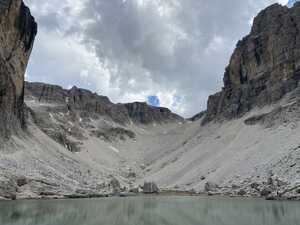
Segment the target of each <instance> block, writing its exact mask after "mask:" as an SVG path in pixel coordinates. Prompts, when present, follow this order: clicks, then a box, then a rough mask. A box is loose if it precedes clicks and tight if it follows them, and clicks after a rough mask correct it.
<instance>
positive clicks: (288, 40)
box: [204, 2, 300, 123]
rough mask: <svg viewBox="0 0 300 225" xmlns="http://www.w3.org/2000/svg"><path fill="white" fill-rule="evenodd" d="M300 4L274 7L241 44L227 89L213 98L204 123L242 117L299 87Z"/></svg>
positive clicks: (258, 19)
mask: <svg viewBox="0 0 300 225" xmlns="http://www.w3.org/2000/svg"><path fill="white" fill-rule="evenodd" d="M299 79H300V3H299V2H298V3H296V4H295V5H294V7H293V8H288V7H286V6H281V5H279V4H274V5H271V6H270V7H268V8H266V9H265V10H263V11H262V12H260V13H259V14H258V16H257V17H256V18H255V19H254V23H253V27H252V30H251V32H250V34H249V35H248V36H246V37H245V38H244V39H243V40H241V41H239V42H238V44H237V47H236V49H235V51H234V53H233V55H232V57H231V60H230V63H229V66H228V67H227V68H226V72H225V75H224V87H223V90H222V91H221V92H219V93H217V94H215V95H212V96H210V97H209V100H208V105H207V115H206V118H205V120H204V123H206V122H208V121H211V120H214V119H224V118H225V119H232V118H236V117H239V116H242V115H243V114H245V113H246V112H248V111H250V110H251V109H252V108H254V107H255V106H258V107H260V106H264V105H267V104H270V103H273V102H276V101H278V100H279V99H281V98H282V97H283V96H284V95H285V94H286V93H288V92H290V91H292V90H294V89H295V88H296V87H297V86H298V85H299V83H298V82H299Z"/></svg>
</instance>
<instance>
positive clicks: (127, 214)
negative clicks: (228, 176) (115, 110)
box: [0, 196, 300, 225]
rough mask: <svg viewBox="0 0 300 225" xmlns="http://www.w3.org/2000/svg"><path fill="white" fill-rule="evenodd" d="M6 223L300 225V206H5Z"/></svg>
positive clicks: (153, 202) (168, 200)
mask: <svg viewBox="0 0 300 225" xmlns="http://www.w3.org/2000/svg"><path fill="white" fill-rule="evenodd" d="M0 224H1V225H298V224H299V225H300V202H272V201H264V200H254V199H246V200H239V199H227V198H204V197H160V196H158V197H132V198H103V199H78V200H32V201H31V200H30V201H11V202H0Z"/></svg>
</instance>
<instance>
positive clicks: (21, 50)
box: [0, 0, 37, 137]
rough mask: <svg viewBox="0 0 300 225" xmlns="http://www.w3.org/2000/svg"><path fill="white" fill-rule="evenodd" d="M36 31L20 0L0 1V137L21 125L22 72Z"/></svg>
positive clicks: (26, 9)
mask: <svg viewBox="0 0 300 225" xmlns="http://www.w3.org/2000/svg"><path fill="white" fill-rule="evenodd" d="M36 33H37V24H36V22H35V20H34V18H33V17H32V16H31V14H30V11H29V9H28V8H27V7H26V6H25V5H24V3H23V1H21V0H1V1H0V127H1V129H0V137H3V136H5V137H7V136H9V135H10V134H11V133H12V132H13V131H16V130H17V129H19V128H24V127H25V118H24V74H25V70H26V66H27V63H28V59H29V56H30V53H31V49H32V45H33V41H34V38H35V35H36Z"/></svg>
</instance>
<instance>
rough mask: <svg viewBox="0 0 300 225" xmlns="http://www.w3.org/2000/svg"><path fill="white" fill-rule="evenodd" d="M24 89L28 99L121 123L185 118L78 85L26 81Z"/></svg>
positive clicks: (142, 122)
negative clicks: (65, 86)
mask: <svg viewBox="0 0 300 225" xmlns="http://www.w3.org/2000/svg"><path fill="white" fill-rule="evenodd" d="M25 93H26V98H27V99H28V100H30V99H36V100H38V101H39V102H47V103H58V104H64V105H66V106H67V108H68V110H71V111H72V110H73V111H74V110H81V111H85V112H89V113H95V114H96V115H101V116H107V117H109V118H111V119H112V120H113V121H115V122H117V123H119V124H129V123H130V122H131V121H132V122H134V123H139V124H150V123H167V122H174V121H175V122H176V121H183V118H181V117H180V116H178V115H176V114H174V113H172V112H171V111H170V110H169V109H166V108H159V107H151V106H149V105H147V104H146V103H141V102H135V103H128V104H114V103H112V102H111V101H110V100H109V98H107V97H105V96H99V95H98V94H96V93H92V92H91V91H88V90H85V89H80V88H77V87H73V88H71V89H70V90H65V89H63V88H62V87H60V86H56V85H50V84H43V83H29V82H26V90H25Z"/></svg>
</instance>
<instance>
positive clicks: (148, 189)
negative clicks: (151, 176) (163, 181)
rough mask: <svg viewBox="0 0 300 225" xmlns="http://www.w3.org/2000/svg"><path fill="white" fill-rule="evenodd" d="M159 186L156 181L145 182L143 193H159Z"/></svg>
mask: <svg viewBox="0 0 300 225" xmlns="http://www.w3.org/2000/svg"><path fill="white" fill-rule="evenodd" d="M158 192H159V188H158V186H157V185H156V183H154V182H145V183H144V186H143V193H144V194H154V193H158Z"/></svg>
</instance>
